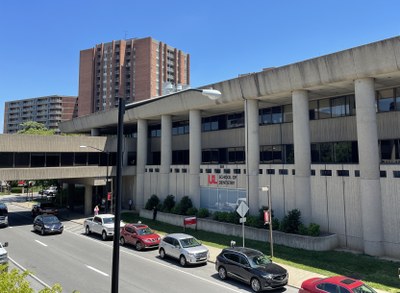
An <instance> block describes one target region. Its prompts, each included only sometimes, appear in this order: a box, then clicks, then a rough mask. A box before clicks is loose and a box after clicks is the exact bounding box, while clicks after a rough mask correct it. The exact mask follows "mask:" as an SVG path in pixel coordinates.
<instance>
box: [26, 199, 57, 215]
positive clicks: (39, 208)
mask: <svg viewBox="0 0 400 293" xmlns="http://www.w3.org/2000/svg"><path fill="white" fill-rule="evenodd" d="M42 214H52V215H57V214H58V209H57V207H56V206H55V205H54V203H52V202H39V203H37V204H35V205H34V206H33V207H32V216H33V217H36V216H37V215H42Z"/></svg>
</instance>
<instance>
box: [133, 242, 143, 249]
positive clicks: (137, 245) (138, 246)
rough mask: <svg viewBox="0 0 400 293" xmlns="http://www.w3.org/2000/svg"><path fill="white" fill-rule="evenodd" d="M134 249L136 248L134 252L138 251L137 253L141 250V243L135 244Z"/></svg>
mask: <svg viewBox="0 0 400 293" xmlns="http://www.w3.org/2000/svg"><path fill="white" fill-rule="evenodd" d="M135 248H136V250H139V251H140V250H142V249H143V244H142V242H140V241H138V242H136V245H135Z"/></svg>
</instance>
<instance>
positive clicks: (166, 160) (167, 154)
mask: <svg viewBox="0 0 400 293" xmlns="http://www.w3.org/2000/svg"><path fill="white" fill-rule="evenodd" d="M171 164H172V117H171V115H162V116H161V166H160V194H159V197H160V199H164V198H165V197H166V196H167V195H168V194H169V174H170V169H171Z"/></svg>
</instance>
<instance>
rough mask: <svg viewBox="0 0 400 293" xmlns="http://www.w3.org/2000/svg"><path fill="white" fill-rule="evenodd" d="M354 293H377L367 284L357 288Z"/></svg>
mask: <svg viewBox="0 0 400 293" xmlns="http://www.w3.org/2000/svg"><path fill="white" fill-rule="evenodd" d="M352 291H353V292H354V293H376V291H375V290H374V289H372V288H371V287H369V286H367V285H365V284H363V285H361V286H358V287H357V288H354V289H353V290H352Z"/></svg>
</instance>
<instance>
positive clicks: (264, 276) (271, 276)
mask: <svg viewBox="0 0 400 293" xmlns="http://www.w3.org/2000/svg"><path fill="white" fill-rule="evenodd" d="M263 278H265V279H272V278H273V275H272V274H265V275H263Z"/></svg>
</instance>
